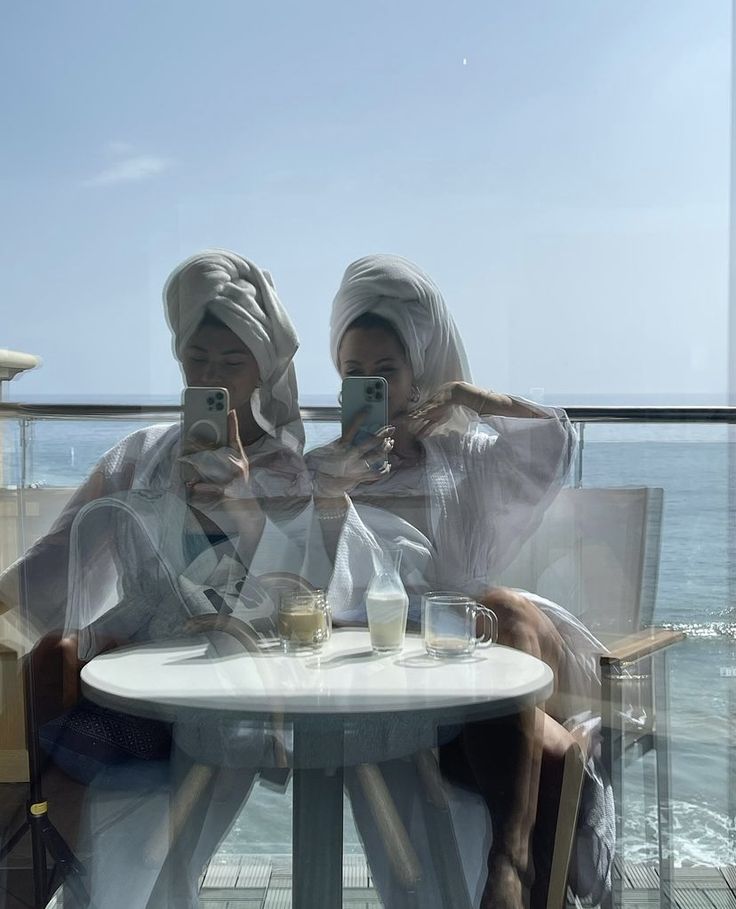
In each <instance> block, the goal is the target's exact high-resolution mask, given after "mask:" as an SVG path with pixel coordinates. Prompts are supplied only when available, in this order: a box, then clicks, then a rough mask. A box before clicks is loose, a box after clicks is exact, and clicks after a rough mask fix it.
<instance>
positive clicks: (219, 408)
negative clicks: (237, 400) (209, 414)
mask: <svg viewBox="0 0 736 909" xmlns="http://www.w3.org/2000/svg"><path fill="white" fill-rule="evenodd" d="M217 409H218V410H224V409H225V405H224V404H223V403H222V401H218V402H217Z"/></svg>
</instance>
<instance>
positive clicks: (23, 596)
mask: <svg viewBox="0 0 736 909" xmlns="http://www.w3.org/2000/svg"><path fill="white" fill-rule="evenodd" d="M170 430H171V427H170V426H164V425H162V426H152V427H149V428H147V429H143V430H139V431H137V432H134V433H133V434H132V435H130V436H127V437H126V438H125V439H123V440H122V441H121V442H119V443H118V444H117V445H115V446H114V447H113V448H111V449H110V450H109V451H108V452H107V453H106V454H104V455H103V456H102V458H101V459H100V461H99V462H98V463H97V465H96V466H95V468H94V469H93V471H92V473H91V474H90V476H89V477H88V478H87V480H85V482H84V483H83V484H82V485H81V486H80V487H79V489H78V490H77V491H76V492H75V493H74V494H73V495H72V497H71V499H70V500H69V501H68V502H67V504H66V505H65V506H64V508H63V510H62V512H61V514H60V515H59V517H58V518H57V519H56V521H55V522H54V524H53V525H52V527H51V529H50V530H49V532H48V533H47V534H46V535H45V536H43V537H42V538H41V539H40V540H37V541H36V542H35V543H34V544H33V545H32V546H31V547H30V549H29V550H28V551H27V552H26V553H24V555H22V556H21V557H20V558H19V559H17V560H16V561H15V562H14V563H13V564H12V565H10V567H9V568H7V569H6V570H5V571H4V572H3V573H2V575H0V602H1V603H3V604H4V605H5V606H6V607H7V608H8V609H9V610H11V611H13V612H16V613H18V614H19V616H20V618H21V620H22V621H23V622H24V624H25V625H26V627H27V631H28V632H29V634H30V636H31V638H32V639H35V638H37V637H40V636H41V635H43V634H46V633H48V632H50V631H58V630H60V629H61V628H62V627H63V626H64V622H65V612H66V602H67V575H68V565H69V541H70V533H71V527H72V524H73V522H74V518H75V517H76V516H77V514H78V513H79V512H80V511H81V510H82V508H84V507H85V505H88V504H89V503H90V502H92V501H94V500H95V499H99V498H103V497H105V496H110V495H115V494H116V493H119V492H121V491H123V490H126V489H130V488H131V486H132V485H133V482H134V477H135V474H136V466H137V465H140V464H142V463H146V461H148V460H149V459H150V457H151V453H152V451H153V450H154V449H157V448H158V446H159V444H160V442H161V439H162V438H163V437H164V436H165V435H166V434H167V433H168V432H170ZM100 532H101V535H100V541H102V540H104V538H105V535H106V531H105V528H103V527H100Z"/></svg>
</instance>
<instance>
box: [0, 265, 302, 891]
mask: <svg viewBox="0 0 736 909" xmlns="http://www.w3.org/2000/svg"><path fill="white" fill-rule="evenodd" d="M164 304H165V310H166V316H167V320H168V323H169V326H170V328H171V331H172V336H173V349H174V353H175V356H176V357H177V359H178V360H179V362H180V363H181V365H182V371H183V374H184V377H185V380H186V383H187V384H188V385H199V386H222V387H225V388H227V390H228V392H229V395H230V403H231V407H232V410H231V412H230V414H229V416H228V419H229V438H228V444H227V446H226V447H224V448H222V449H219V450H217V451H198V452H195V453H194V454H189V455H187V456H182V452H181V448H180V427H179V426H178V425H173V426H172V425H157V426H151V427H148V428H146V429H142V430H139V431H137V432H134V433H133V434H132V435H130V436H128V437H127V438H125V439H124V440H123V441H122V442H120V443H119V444H118V445H116V446H115V447H114V448H112V449H111V450H110V451H109V452H107V454H105V455H104V456H103V458H102V459H101V460H100V462H99V463H98V464H97V466H96V467H95V468H94V470H93V471H92V474H91V476H90V477H89V479H88V480H87V481H86V482H85V483H84V484H83V486H82V487H81V488H80V489H79V490H78V492H77V493H76V494H75V495H74V497H73V498H72V499H71V501H70V502H69V504H68V505H67V506H66V508H65V509H64V511H63V513H62V514H61V516H60V517H59V519H58V520H57V521H56V523H55V525H54V526H53V527H52V528H51V530H50V532H49V533H48V534H47V535H46V536H45V537H44V538H43V539H41V540H39V541H38V542H37V543H36V544H35V545H34V546H33V547H32V548H31V549H30V550H29V552H28V553H26V555H25V556H24V557H23V558H22V559H20V560H19V561H18V562H17V563H15V565H13V566H11V568H9V569H8V570H7V571H6V572H5V573H4V575H3V576H2V577H1V578H0V604H4V605H5V607H9V608H16V609H18V610H19V611H21V612H23V613H25V615H26V617H27V618H28V620H29V623H30V625H31V627H32V628H33V630H34V633H35V634H37V635H40V634H46V633H49V632H52V631H56V630H58V629H60V628H61V627H64V628H65V634H66V635H76V636H77V637H78V639H79V656H80V658H81V659H90V658H91V657H92V656H94V655H95V654H96V653H98V652H99V651H100V650H101V649H103V648H105V647H108V646H110V645H111V644H112V645H114V644H116V643H119V642H145V641H151V640H161V639H166V638H170V637H171V636H172V635H178V634H181V633H182V631H186V628H187V623H189V622H190V621H191V620H192V619H194V618H196V617H201V616H212V617H216V616H217V614H218V613H220V614H225V615H227V616H234V617H235V618H236V619H240V620H242V621H243V622H245V623H246V624H247V626H248V630H249V633H250V634H251V636H255V637H258V636H263V635H266V636H270V635H272V634H273V633H274V628H275V623H274V609H273V603H272V601H271V599H270V598H269V596H268V594H267V592H266V591H265V590H264V588H263V587H262V585H260V584H259V577H262V576H263V575H264V574H269V573H272V572H278V573H282V572H289V573H291V574H294V575H296V576H299V575H300V574H301V573H302V571H303V564H302V561H303V554H304V544H303V539H304V535H305V533H306V531H305V529H304V527H305V525H306V523H307V521H308V518H307V517H306V515H307V513H308V511H309V509H306V508H305V506H306V504H307V503H308V502H309V496H310V493H311V482H310V480H309V478H308V475H307V473H306V471H305V468H304V462H303V460H302V446H303V442H304V431H303V426H302V422H301V419H300V414H299V402H298V393H297V383H296V377H295V373H294V366H293V362H292V361H293V357H294V354H295V353H296V350H297V347H298V340H297V337H296V333H295V331H294V327H293V325H292V323H291V321H290V319H289V317H288V315H287V313H286V311H285V310H284V308H283V306H282V304H281V302H280V301H279V299H278V296H277V295H276V291H275V289H274V287H273V283H272V281H271V278H270V275H269V274H268V273H267V272H266V271H264V270H262V269H260V268H259V267H258V266H257V265H255V264H254V263H253V262H250V261H248V260H247V259H244V258H242V257H241V256H238V255H236V254H234V253H231V252H228V251H226V250H219V249H215V250H206V251H204V252H202V253H200V254H198V255H195V256H192V257H191V258H189V259H187V260H186V261H185V262H183V263H182V264H181V265H179V266H178V267H177V268H176V269H175V270H174V272H173V273H172V274H171V276H170V277H169V279H168V281H167V282H166V285H165V288H164ZM68 569H69V570H68ZM67 578H69V583H68V582H67ZM103 591H106V592H107V594H108V595H107V596H103ZM216 644H217V646H218V647H220V648H222V647H223V646H224V647H227V646H228V644H227V639H225V638H222V637H221V636H219V635H218V636H217V638H216ZM80 711H81V713H82V714H83V716H82V722H79V716H80ZM127 720H128V718H126V717H124V716H123V715H113V713H112V712H108V711H101V710H100V709H98V708H95V706H94V705H90V704H88V703H84V702H82V705H81V706H80V705H78V706H77V707H76V708H74V710H72V711H71V712H70V713H68V714H65V715H64V716H62V717H60V718H59V719H58V721H57V722H55V723H51V724H49V726H48V727H46V729H45V730H43V737H44V742H45V743H47V744H48V746H49V748H50V750H51V752H52V754H53V756H54V759H55V760H56V761H57V762H58V763H59V764H60V766H62V767H63V768H64V769H65V770H66V771H67V772H69V773H71V774H72V775H76V776H77V777H78V778H79V777H80V776H81V777H82V779H83V781H84V782H88V783H89V784H90V785H89V790H88V792H89V793H90V796H89V798H88V811H87V817H86V821H87V824H86V826H88V827H89V834H90V843H89V848H90V850H91V862H90V864H91V869H90V874H89V878H88V886H89V888H90V890H91V894H92V906H94V907H101V906H104V907H105V909H112V907H115V906H118V905H120V906H121V909H122V907H123V906H125V907H130V906H136V907H144V906H149V907H153V906H156V907H161V909H163V907H165V906H173V905H177V906H190V905H191V906H195V905H198V897H197V877H198V874H199V871H200V870H201V867H202V864H203V863H204V862H205V861H206V860H207V859H208V858H209V856H210V854H211V853H212V851H213V850H214V848H216V846H217V844H218V842H219V840H220V839H221V837H222V836H223V835H224V834H225V833H226V832H227V829H228V827H229V826H230V824H231V823H232V821H233V820H234V817H235V816H236V815H237V812H238V810H239V808H240V806H241V804H242V801H243V799H244V798H245V797H247V794H248V792H249V789H250V786H251V784H252V781H253V778H254V773H255V768H258V767H268V766H269V765H270V766H274V764H275V762H276V757H275V755H274V749H275V748H276V749H277V748H279V747H280V743H278V742H276V741H275V740H274V738H273V736H272V735H271V734H270V733H269V731H268V730H264V729H263V728H262V727H256V726H255V725H253V726H247V725H246V724H243V723H240V724H230V725H228V724H226V723H225V722H224V721H223V722H222V723H218V721H217V720H214V721H212V720H210V719H209V718H205V717H203V718H202V719H201V720H196V719H195V720H191V719H189V720H188V721H187V723H186V724H185V725H177V726H176V727H175V728H174V731H173V734H174V741H175V743H176V747H175V748H174V749H173V752H172V755H173V756H172V758H171V759H170V760H169V759H168V757H167V755H168V748H169V745H167V743H166V734H165V733H162V732H161V730H160V729H157V728H155V726H154V728H153V729H151V728H149V727H146V728H145V729H140V730H139V726H141V727H142V726H144V725H145V722H142V723H137V722H133V723H132V730H131V728H128V726H127V725H126V723H127ZM95 722H99V723H101V724H103V725H104V724H107V728H108V729H109V728H110V726H112V727H113V728H118V727H119V728H120V729H121V738H122V737H123V735H125V736H126V737H127V739H129V738H130V736H131V735H132V736H133V738H136V737H137V738H139V739H140V741H141V747H140V753H137V752H136V751H135V749H134V751H133V754H134V757H135V758H137V759H134V760H128V759H124V757H125V756H126V755H125V754H124V753H121V752H122V750H121V749H117V751H116V743H115V742H113V743H112V746H111V747H108V746H110V743H109V742H108V743H107V745H106V747H104V748H102V747H101V746H100V743H99V742H97V741H94V742H92V743H89V744H90V747H89V748H87V747H86V743H85V741H84V739H83V735H84V729H83V728H82V727H84V726H85V725H86V727H89V724H90V723H92V724H94V723H95ZM80 737H81V738H80ZM152 738H153V740H154V744H153V746H151V739H152ZM127 739H126V740H127ZM157 739H161V741H158V740H157ZM80 741H81V745H80ZM111 750H112V751H113V754H112V755H111V754H110V751H111ZM80 752H81V753H80ZM101 752H102V754H103V759H102V760H98V757H99V755H100V753H101ZM127 757H128V758H129V757H130V754H129V753H128V754H127ZM150 758H154V760H150ZM155 758H159V760H155ZM146 759H148V760H146ZM192 762H195V763H200V762H206V763H210V764H211V765H213V766H214V767H215V768H217V769H216V772H214V773H212V774H210V775H209V777H208V779H207V794H206V798H203V799H200V800H199V802H198V804H197V806H196V807H195V810H194V811H193V813H192V815H191V817H190V818H189V822H188V824H187V825H186V827H185V829H184V830H183V831H181V835H180V838H179V843H178V844H177V848H175V849H174V850H173V853H171V854H169V856H168V858H167V861H166V865H165V869H166V873H165V874H160V872H161V862H160V861H159V862H158V864H157V863H156V861H153V860H152V859H151V855H153V854H155V853H156V846H155V844H153V843H152V842H151V843H149V842H148V834H149V833H151V831H154V830H156V829H158V828H160V827H161V819H162V818H164V820H165V818H166V813H167V810H168V798H169V796H168V787H169V786H170V785H171V783H172V780H176V779H178V778H179V777H181V776H182V775H183V774H185V773H187V772H188V769H189V767H190V766H191V765H192ZM121 793H122V794H121ZM164 826H165V825H164ZM157 878H158V881H157Z"/></svg>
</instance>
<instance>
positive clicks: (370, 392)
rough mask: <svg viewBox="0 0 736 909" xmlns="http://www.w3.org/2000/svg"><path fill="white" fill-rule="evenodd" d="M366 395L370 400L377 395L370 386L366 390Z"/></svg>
mask: <svg viewBox="0 0 736 909" xmlns="http://www.w3.org/2000/svg"><path fill="white" fill-rule="evenodd" d="M365 393H366V394H367V395H368V397H369V398H372V397H373V395H374V394H375V391H374V390H373V389H372V388H371V386H370V385H369V386H368V388H366V390H365Z"/></svg>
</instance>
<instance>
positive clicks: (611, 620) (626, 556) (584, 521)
mask: <svg viewBox="0 0 736 909" xmlns="http://www.w3.org/2000/svg"><path fill="white" fill-rule="evenodd" d="M662 503H663V491H662V489H659V488H653V487H620V488H616V487H612V488H574V489H573V488H568V489H563V490H562V491H561V492H560V493H559V495H558V496H557V498H556V499H555V500H554V501H553V502H552V504H551V505H550V506H549V508H548V509H547V511H546V512H545V515H544V518H543V520H542V522H541V524H540V526H539V527H538V528H537V530H536V531H535V532H534V533H533V534H532V536H531V537H530V538H529V540H527V541H526V543H525V544H524V546H523V547H522V549H521V551H520V552H519V554H518V556H517V557H516V558H515V559H514V561H513V563H512V564H511V565H510V566H509V567H508V568H507V569H506V570H505V571H504V572H503V573H502V575H501V576H500V577H499V578H498V579H497V582H498V583H500V584H504V585H507V586H512V587H522V588H524V589H526V590H530V591H532V592H534V593H538V594H540V595H541V596H544V597H547V598H548V599H551V600H554V601H555V602H556V603H559V604H560V605H561V606H564V607H565V608H566V609H568V610H569V611H570V612H572V613H573V614H574V615H576V616H578V617H579V618H580V620H581V621H582V622H583V624H585V625H586V627H588V628H589V629H590V630H591V631H593V632H594V633H596V634H599V635H606V634H626V633H629V632H632V631H636V630H638V629H639V628H641V627H644V626H647V625H650V624H651V622H652V617H653V613H654V606H655V601H656V596H657V580H658V575H659V557H660V542H661V533H660V531H661V525H662Z"/></svg>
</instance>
